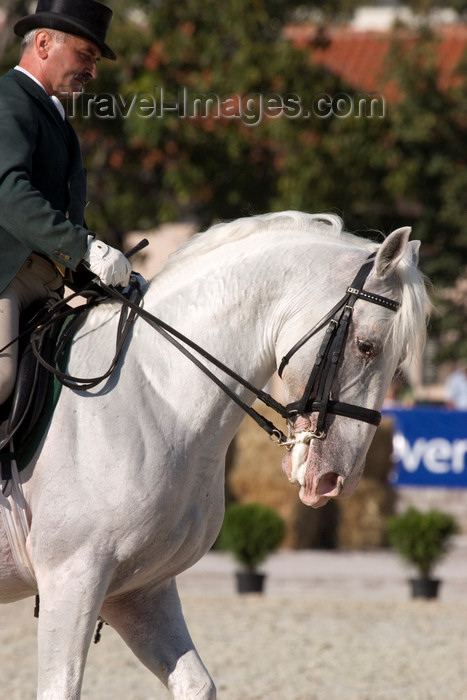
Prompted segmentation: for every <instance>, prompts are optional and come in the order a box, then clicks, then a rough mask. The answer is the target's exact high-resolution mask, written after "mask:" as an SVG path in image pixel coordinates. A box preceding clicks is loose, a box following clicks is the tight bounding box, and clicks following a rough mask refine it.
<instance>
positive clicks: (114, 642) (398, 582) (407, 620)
mask: <svg viewBox="0 0 467 700" xmlns="http://www.w3.org/2000/svg"><path fill="white" fill-rule="evenodd" d="M235 568H236V567H235V564H234V563H233V561H232V559H231V558H230V557H229V556H228V555H224V554H222V555H221V554H217V553H210V554H208V555H207V556H206V557H205V558H204V559H203V560H202V561H201V562H199V563H198V564H197V565H196V566H194V567H193V568H192V569H191V570H190V571H188V572H186V573H185V574H183V575H182V576H181V577H180V578H179V590H180V594H181V598H182V602H183V606H184V610H185V616H186V619H187V622H188V625H189V628H190V631H191V633H192V636H193V638H194V640H195V643H196V646H197V648H198V651H199V652H200V654H201V657H202V658H203V661H204V663H205V664H206V666H207V668H208V669H209V671H210V673H211V675H212V676H213V678H214V680H215V682H216V685H217V688H218V697H219V700H462V699H463V698H465V699H467V539H466V538H458V539H457V540H456V543H455V546H454V547H453V549H452V551H451V552H450V554H449V555H448V557H447V558H446V559H445V560H444V562H443V563H442V564H441V565H440V566H439V567H438V570H437V574H438V576H439V578H442V579H443V584H442V588H441V595H440V598H439V600H437V601H434V602H427V601H422V602H420V601H413V600H410V598H409V592H408V584H407V578H408V577H409V576H410V571H409V570H408V569H406V568H405V567H404V565H403V564H401V563H400V561H399V559H398V558H397V557H396V556H395V555H394V554H393V553H392V552H389V551H375V552H321V551H310V550H307V551H300V552H289V551H283V552H280V553H278V554H277V555H275V556H273V557H271V558H270V560H269V561H268V562H267V563H266V564H265V566H264V567H263V570H264V571H265V572H266V573H267V574H268V579H267V587H266V591H265V593H264V595H262V596H260V595H246V596H245V595H242V596H239V595H237V594H236V593H235V590H234V581H233V575H234V571H235ZM1 614H2V621H1V625H0V649H1V657H0V698H1V700H34V698H35V674H36V659H35V643H36V639H35V634H36V625H37V622H36V620H35V619H34V618H33V600H32V599H30V600H27V601H22V602H20V603H15V604H12V605H7V606H2V608H1ZM82 698H83V700H149V698H152V699H154V700H167V698H168V693H167V692H166V691H165V689H164V688H163V686H162V685H161V684H160V683H159V681H158V680H157V679H155V678H154V677H153V676H152V675H151V674H150V673H149V671H147V670H146V669H145V668H144V667H143V666H142V665H141V664H140V663H139V662H138V661H137V660H136V659H135V658H134V657H133V655H132V654H131V653H130V652H129V650H127V648H126V647H125V645H124V644H123V642H121V641H120V639H119V638H118V637H117V635H116V634H115V633H114V632H113V630H111V629H110V628H109V627H105V628H104V630H103V636H102V640H101V642H100V643H99V644H98V645H93V646H92V647H91V650H90V653H89V658H88V664H87V668H86V675H85V680H84V687H83V694H82Z"/></svg>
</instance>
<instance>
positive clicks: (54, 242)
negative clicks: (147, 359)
mask: <svg viewBox="0 0 467 700" xmlns="http://www.w3.org/2000/svg"><path fill="white" fill-rule="evenodd" d="M111 18H112V11H111V10H110V9H109V8H108V7H106V6H105V5H103V4H101V3H99V2H95V0H39V1H38V4H37V8H36V12H35V14H32V15H28V16H27V17H24V18H23V19H21V20H20V21H19V22H17V24H16V25H15V33H16V34H17V35H18V36H20V37H23V42H22V50H21V58H20V62H19V64H18V65H17V66H15V68H13V69H12V70H10V71H9V72H8V73H6V74H5V75H4V76H3V77H2V78H0V148H1V152H2V157H1V161H0V244H1V247H2V254H1V258H0V349H1V348H5V346H8V344H9V343H11V341H13V340H14V339H15V338H16V337H17V335H18V330H19V315H20V312H22V311H23V310H24V309H25V308H27V307H28V306H30V305H31V304H32V303H33V302H35V301H38V300H44V301H46V300H47V299H48V298H50V297H54V296H55V297H57V298H59V297H60V295H61V292H62V288H63V284H64V278H66V276H67V275H68V274H70V272H72V271H74V270H76V269H77V267H78V266H79V265H80V264H81V263H84V264H85V265H86V266H87V267H88V268H89V269H90V271H91V272H92V273H93V274H94V275H97V276H98V277H99V278H100V279H101V281H102V282H104V283H105V284H107V285H113V286H117V285H126V284H127V283H128V279H129V276H130V272H131V267H130V263H129V262H128V260H127V258H126V257H125V256H124V255H123V253H121V252H120V251H119V250H116V249H115V248H111V247H110V246H107V245H106V244H105V243H103V242H102V241H99V240H97V239H96V237H95V235H94V233H93V232H92V231H90V230H89V229H88V228H87V226H86V222H85V218H84V208H85V204H86V171H85V170H84V168H83V164H82V160H81V151H80V146H79V142H78V138H77V136H76V134H75V132H74V130H73V128H72V126H71V124H70V123H69V121H68V120H67V118H66V115H65V110H64V107H63V105H62V104H61V102H60V100H61V99H66V98H73V96H76V95H78V94H80V93H81V91H82V90H83V89H84V87H85V85H86V83H87V82H88V81H89V80H91V79H92V78H95V77H96V75H97V62H98V61H99V59H100V57H101V56H103V57H104V58H109V59H111V60H115V58H116V56H115V54H114V52H113V51H112V49H111V48H110V47H109V46H108V45H107V44H106V43H105V38H106V33H107V29H108V26H109V23H110V20H111ZM17 354H18V350H17V343H13V344H12V345H10V346H9V347H8V348H7V349H5V350H4V351H3V352H2V351H1V350H0V404H3V403H4V402H5V401H6V400H7V399H8V397H9V396H10V394H11V392H12V390H13V387H14V383H15V377H16V368H17Z"/></svg>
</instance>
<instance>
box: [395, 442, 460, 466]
mask: <svg viewBox="0 0 467 700" xmlns="http://www.w3.org/2000/svg"><path fill="white" fill-rule="evenodd" d="M393 447H394V459H395V461H400V462H402V464H403V466H404V469H405V470H406V471H408V472H416V471H417V469H418V468H419V466H420V464H421V463H422V464H423V466H424V467H425V469H426V470H427V471H429V472H431V473H432V474H448V473H449V472H452V473H454V474H462V472H463V471H464V470H465V455H466V454H467V440H453V441H452V442H450V441H449V440H447V439H446V438H432V439H431V440H427V439H426V438H417V440H415V442H414V444H413V446H412V445H411V444H410V442H409V441H408V440H407V438H405V437H404V436H403V435H402V433H396V434H395V435H394V442H393Z"/></svg>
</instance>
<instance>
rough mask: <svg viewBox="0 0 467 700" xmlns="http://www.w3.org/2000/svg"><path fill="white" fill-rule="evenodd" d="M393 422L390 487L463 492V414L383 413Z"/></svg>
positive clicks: (466, 443) (466, 479)
mask: <svg viewBox="0 0 467 700" xmlns="http://www.w3.org/2000/svg"><path fill="white" fill-rule="evenodd" d="M384 413H385V415H388V416H390V417H392V419H393V421H394V435H393V459H394V473H393V475H392V477H391V483H392V484H393V485H394V486H441V487H444V488H446V487H450V488H467V411H450V410H447V409H437V408H426V409H425V408H413V409H396V410H393V409H391V410H387V411H384Z"/></svg>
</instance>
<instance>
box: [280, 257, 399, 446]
mask: <svg viewBox="0 0 467 700" xmlns="http://www.w3.org/2000/svg"><path fill="white" fill-rule="evenodd" d="M374 258H375V253H373V254H372V255H370V256H369V257H368V258H367V260H366V262H365V263H364V264H363V265H362V267H361V268H360V270H359V271H358V272H357V275H356V276H355V279H354V280H353V282H352V284H351V285H350V286H349V287H347V290H346V293H345V295H344V296H343V297H342V299H341V300H340V301H339V302H338V303H337V304H336V305H335V306H334V308H332V309H331V311H330V312H329V313H328V314H327V315H326V316H325V317H324V318H322V319H321V320H320V321H319V322H318V323H317V324H316V326H314V327H313V328H312V329H311V330H310V331H309V332H308V333H306V334H305V335H304V336H303V338H301V339H300V340H299V341H298V342H297V343H295V345H294V346H293V347H292V348H291V350H289V352H288V353H287V354H286V355H285V356H284V357H283V358H282V361H281V363H280V366H279V376H280V377H281V378H282V373H283V371H284V369H285V367H286V366H287V365H288V363H289V361H290V359H291V357H293V355H295V353H296V352H297V350H299V349H300V348H301V347H302V346H303V345H305V343H306V342H307V341H308V340H309V339H310V338H312V337H313V336H314V335H315V334H316V333H318V331H320V330H321V329H322V328H324V326H325V325H326V324H327V323H328V327H327V329H326V332H325V334H324V338H323V340H322V343H321V345H320V348H319V350H318V353H317V355H316V360H315V364H314V366H313V369H312V371H311V374H310V377H309V379H308V382H307V384H306V387H305V391H304V392H303V396H302V398H301V399H300V400H299V401H296V402H294V403H290V404H287V406H286V407H285V408H286V411H287V417H288V418H289V419H291V420H292V421H293V418H294V417H296V416H298V415H303V414H310V413H318V418H317V421H316V426H315V428H314V430H313V432H312V433H310V435H311V437H313V438H318V439H320V438H324V437H325V435H326V433H325V431H324V423H325V419H326V416H327V414H329V413H330V414H332V415H337V416H345V417H347V418H354V419H355V420H359V421H363V422H364V423H370V424H371V425H379V423H380V422H381V413H380V412H379V411H374V410H372V409H369V408H364V407H362V406H355V405H353V404H348V403H344V402H342V401H334V400H332V399H331V389H332V384H333V381H334V378H335V375H336V371H337V367H338V363H339V360H340V358H341V357H342V354H343V351H344V345H345V340H346V337H347V333H348V330H349V325H350V321H351V318H352V312H353V308H354V305H355V302H356V301H357V299H362V300H364V301H368V302H370V303H372V304H378V305H379V306H384V307H385V308H386V309H390V310H391V311H397V310H398V309H399V307H400V303H399V302H398V301H393V300H392V299H388V298H387V297H382V296H379V295H378V294H373V293H371V292H366V291H365V290H364V289H363V285H364V284H365V281H366V279H367V277H368V275H369V273H370V271H371V269H372V267H373V264H374Z"/></svg>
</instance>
